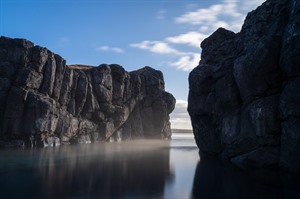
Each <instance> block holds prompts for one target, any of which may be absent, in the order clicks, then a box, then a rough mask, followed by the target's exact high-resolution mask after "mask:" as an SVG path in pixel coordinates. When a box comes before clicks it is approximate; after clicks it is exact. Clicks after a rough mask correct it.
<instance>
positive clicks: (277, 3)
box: [188, 0, 300, 172]
mask: <svg viewBox="0 0 300 199" xmlns="http://www.w3.org/2000/svg"><path fill="white" fill-rule="evenodd" d="M299 12H300V2H299V1H298V0H268V1H266V2H265V3H263V4H262V5H261V6H260V7H258V8H257V9H256V10H254V11H252V12H250V13H249V14H248V16H247V17H246V20H245V23H244V25H243V27H242V30H241V32H239V33H237V34H235V33H233V32H231V31H228V30H225V29H223V28H220V29H218V30H217V31H216V32H214V33H213V34H212V35H211V36H210V37H208V38H207V39H205V40H204V41H203V42H202V43H201V47H202V56H201V61H200V63H199V65H198V66H197V67H196V68H195V69H194V70H193V71H192V72H191V73H190V76H189V85H190V91H189V100H188V101H189V105H188V111H189V114H190V117H191V120H192V126H193V130H194V134H195V138H196V142H197V144H198V146H199V149H200V152H201V154H209V155H217V156H220V157H223V158H229V159H231V160H232V162H234V163H236V164H237V165H240V166H242V167H278V166H279V167H281V168H284V169H287V170H290V171H295V172H300V26H299V23H300V15H299Z"/></svg>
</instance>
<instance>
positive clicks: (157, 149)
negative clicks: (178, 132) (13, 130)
mask: <svg viewBox="0 0 300 199" xmlns="http://www.w3.org/2000/svg"><path fill="white" fill-rule="evenodd" d="M155 142H156V141H155ZM153 144H154V141H135V143H134V144H132V142H124V143H109V144H107V143H103V144H102V143H101V144H93V145H82V146H70V147H60V148H53V149H42V150H37V151H31V153H32V154H31V156H30V158H31V160H30V161H32V163H30V165H27V166H25V167H24V169H25V170H27V171H26V176H19V180H18V181H16V184H15V185H16V187H23V188H24V189H26V190H24V193H27V194H30V195H31V196H32V197H35V198H61V197H68V198H75V197H76V198H130V197H131V196H134V197H138V196H139V195H140V196H149V197H150V198H153V197H155V198H163V194H164V186H165V183H166V181H167V180H170V179H171V172H170V170H169V149H168V148H167V147H164V146H165V144H166V143H163V141H161V142H158V143H155V144H156V146H154V147H153ZM11 172H16V171H14V170H12V171H11ZM22 173H24V171H22ZM5 175H7V177H8V178H9V177H11V173H10V174H9V172H8V174H4V177H5ZM21 178H24V179H23V181H25V182H29V183H26V184H22V179H21ZM25 178H26V179H25ZM28 178H29V179H30V180H29V179H28ZM5 186H6V185H4V187H3V186H2V188H1V189H3V190H4V189H5ZM16 187H15V188H16ZM25 187H26V188H25ZM7 191H8V193H9V192H10V191H9V190H7ZM20 191H21V190H20ZM21 192H22V191H21ZM24 193H23V194H24ZM10 194H13V195H14V194H15V196H20V197H21V195H19V193H16V192H14V193H13V192H11V193H10ZM27 194H26V195H27Z"/></svg>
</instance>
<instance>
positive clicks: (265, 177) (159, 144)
mask: <svg viewBox="0 0 300 199" xmlns="http://www.w3.org/2000/svg"><path fill="white" fill-rule="evenodd" d="M0 176H1V184H0V194H1V198H43V199H48V198H49V199H50V198H57V199H58V198H70V199H73V198H74V199H77V198H78V199H79V198H80V199H85V198H90V199H94V198H101V199H123V198H125V199H127V198H128V199H131V198H133V199H135V198H137V199H140V198H141V199H143V198H145V199H146V198H149V199H152V198H153V199H196V198H300V197H299V196H300V194H299V193H300V192H299V187H300V186H299V185H300V182H299V181H300V178H299V175H294V174H286V173H285V174H282V173H280V172H274V171H257V170H256V171H250V172H249V171H243V170H240V169H238V168H236V167H234V166H233V165H232V164H229V163H226V162H220V161H218V160H212V159H205V158H202V159H201V161H200V158H199V155H198V148H197V146H196V144H195V141H194V138H193V134H188V133H175V134H174V135H173V139H172V140H171V141H165V140H135V141H124V142H120V143H118V142H115V143H93V144H88V145H86V144H84V145H70V146H60V147H53V148H33V149H30V148H29V149H24V150H20V149H18V150H2V151H0Z"/></svg>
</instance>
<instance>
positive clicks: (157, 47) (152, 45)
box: [130, 40, 181, 55]
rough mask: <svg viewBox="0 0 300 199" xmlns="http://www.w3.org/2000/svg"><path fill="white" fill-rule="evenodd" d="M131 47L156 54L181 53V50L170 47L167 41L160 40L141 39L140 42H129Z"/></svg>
mask: <svg viewBox="0 0 300 199" xmlns="http://www.w3.org/2000/svg"><path fill="white" fill-rule="evenodd" d="M130 46H131V47H134V48H139V49H143V50H149V51H150V52H153V53H158V54H174V55H181V52H179V51H178V50H176V49H174V48H172V47H171V46H170V45H169V44H168V43H165V42H162V41H147V40H146V41H142V42H140V43H135V44H130Z"/></svg>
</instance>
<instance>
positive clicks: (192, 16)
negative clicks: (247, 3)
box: [175, 0, 245, 34]
mask: <svg viewBox="0 0 300 199" xmlns="http://www.w3.org/2000/svg"><path fill="white" fill-rule="evenodd" d="M238 2H239V1H236V0H223V2H222V3H220V4H215V5H211V6H210V7H208V8H201V9H198V10H196V11H193V12H188V13H185V14H183V15H181V16H179V17H177V18H175V22H176V23H185V24H190V25H193V26H195V25H197V26H199V25H200V28H199V29H200V31H204V32H205V33H208V34H211V33H212V32H214V31H215V30H216V29H217V28H219V27H223V28H227V29H231V30H232V31H239V30H240V28H241V26H242V23H243V20H240V19H244V17H245V14H243V13H242V12H241V11H240V10H239V5H238ZM237 23H238V25H237ZM232 28H233V29H232Z"/></svg>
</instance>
